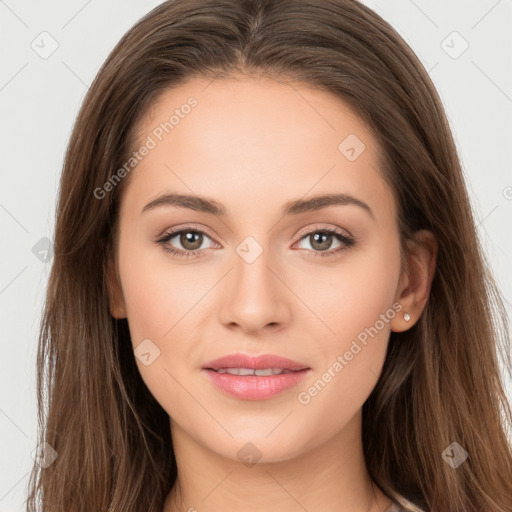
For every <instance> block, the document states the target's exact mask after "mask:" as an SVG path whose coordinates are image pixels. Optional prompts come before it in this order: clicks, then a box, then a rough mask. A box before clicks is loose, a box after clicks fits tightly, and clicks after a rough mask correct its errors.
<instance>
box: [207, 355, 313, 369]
mask: <svg viewBox="0 0 512 512" xmlns="http://www.w3.org/2000/svg"><path fill="white" fill-rule="evenodd" d="M227 368H245V369H251V370H267V369H280V370H289V371H300V370H307V369H309V366H308V365H307V364H304V363H301V362H298V361H293V360H292V359H288V358H286V357H281V356H278V355H275V354H263V355H260V356H256V357H254V356H249V355H246V354H241V353H238V354H229V355H227V356H224V357H220V358H218V359H215V360H213V361H209V362H208V363H206V364H204V365H203V369H206V370H215V371H217V370H225V369H227Z"/></svg>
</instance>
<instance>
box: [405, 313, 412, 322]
mask: <svg viewBox="0 0 512 512" xmlns="http://www.w3.org/2000/svg"><path fill="white" fill-rule="evenodd" d="M410 319H411V315H409V313H404V320H405V321H406V322H408V321H409V320H410Z"/></svg>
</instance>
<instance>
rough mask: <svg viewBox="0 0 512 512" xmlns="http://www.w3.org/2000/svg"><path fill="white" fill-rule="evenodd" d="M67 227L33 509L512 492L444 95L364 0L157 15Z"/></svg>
mask: <svg viewBox="0 0 512 512" xmlns="http://www.w3.org/2000/svg"><path fill="white" fill-rule="evenodd" d="M54 243H55V256H54V261H53V267H52V272H51V276H50V280H49V285H48V291H47V300H46V307H45V312H44V318H43V324H42V329H41V337H40V351H39V358H38V372H39V374H38V375H39V384H38V388H39V397H40V402H39V407H40V422H41V434H40V444H41V447H42V449H41V459H42V462H43V464H41V460H40V461H39V463H38V464H36V465H35V466H34V471H33V474H32V479H31V493H30V496H29V500H28V510H35V508H34V507H35V504H36V500H37V499H38V498H39V499H40V501H41V503H42V507H43V510H45V511H46V512H52V511H57V510H59V511H60V510H66V511H74V510H77V511H78V510H80V511H95V512H97V511H100V510H110V511H126V510H140V511H158V512H162V511H163V512H175V511H178V510H189V511H192V510H198V511H202V510H204V511H215V510H247V511H260V510H276V511H277V510H279V511H285V512H287V511H292V510H317V509H322V510H327V511H329V510H332V511H334V510H336V511H338V510H343V511H344V512H355V511H358V512H361V511H364V512H367V511H368V512H369V511H371V512H383V511H387V512H392V511H393V512H395V511H399V510H416V511H418V510H419V511H427V510H428V511H443V512H451V511H460V510H464V511H475V512H476V511H484V510H485V511H493V512H498V511H499V512H503V511H511V510H512V489H511V485H510V482H511V481H512V456H511V446H510V440H509V439H507V436H506V425H507V424H508V425H509V424H510V420H511V419H512V414H511V411H510V405H509V404H508V402H507V397H506V395H505V393H504V389H503V383H502V382H501V380H500V372H499V365H498V359H497V354H498V349H501V351H502V353H503V355H504V356H506V357H509V353H508V352H506V350H508V349H509V344H508V342H509V340H508V338H507V332H508V331H507V318H506V316H505V312H504V308H503V305H502V301H501V299H500V296H499V293H498V290H497V287H496V285H495V284H494V282H493V280H492V277H491V275H490V273H489V272H488V270H487V265H486V263H485V259H484V256H483V254H482V250H481V248H480V245H479V243H478V239H477V236H476V233H475V223H474V219H473V217H472V213H471V209H470V205H469V200H468V196H467V192H466V187H465V184H464V180H463V175H462V172H461V167H460V163H459V160H458V157H457V153H456V150H455V146H454V143H453V138H452V135H451V133H450V130H449V127H448V123H447V121H446V117H445V114H444V111H443V108H442V105H441V102H440V100H439V97H438V95H437V93H436V91H435V89H434V87H433V85H432V83H431V81H430V79H429V77H428V75H427V73H426V72H425V70H424V68H423V67H422V65H421V64H420V62H419V61H418V59H417V57H416V56H415V55H414V54H413V52H412V51H411V50H410V49H409V47H408V46H407V45H406V44H405V42H404V41H403V40H402V39H401V38H400V37H399V36H398V35H397V33H396V32H395V31H394V30H393V29H392V28H391V27H390V26H389V24H387V23H386V22H385V21H384V20H382V19H381V18H380V17H379V16H378V15H376V14H375V13H374V12H372V11H371V10H370V9H368V8H366V7H365V6H363V5H361V4H359V3H357V2H354V1H349V0H322V1H315V2H312V1H309V2H308V1H304V0H293V1H291V0H279V1H277V0H266V1H239V0H224V1H220V2H219V1H209V0H208V1H205V0H202V1H199V0H181V1H176V0H174V1H169V2H165V3H163V4H162V5H160V6H158V7H157V8H156V9H154V10H153V11H152V12H151V13H149V14H148V15H147V16H146V17H145V18H143V19H142V20H141V21H139V22H138V23H137V24H136V25H135V26H134V27H133V28H132V29H131V30H129V31H128V33H127V34H126V35H125V36H124V37H123V38H122V40H121V41H120V42H119V44H118V45H117V46H116V48H115V49H114V50H113V51H112V53H111V55H110V56H109V57H108V59H107V61H106V62H105V64H104V65H103V67H102V69H101V70H100V72H99V73H98V76H97V77H96V79H95V81H94V83H93V84H92V86H91V88H90V90H89V92H88V94H87V97H86V99H85V101H84V104H83V106H82V108H81V111H80V113H79V116H78V119H77V122H76V125H75V127H74V130H73V134H72V137H71V140H70V144H69V148H68V152H67V155H66V160H65V163H64V169H63V174H62V180H61V188H60V196H59V202H58V211H57V223H56V232H55V241H54ZM506 362H507V363H508V364H509V365H510V359H507V360H506ZM45 377H47V378H48V380H47V381H46V380H45ZM46 395H47V400H48V412H47V414H46V416H45V417H44V418H43V408H44V407H45V406H44V400H45V396H46ZM501 412H504V413H505V414H504V415H503V416H502V415H500V413H501ZM41 468H44V469H41Z"/></svg>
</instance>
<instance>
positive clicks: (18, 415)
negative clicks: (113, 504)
mask: <svg viewBox="0 0 512 512" xmlns="http://www.w3.org/2000/svg"><path fill="white" fill-rule="evenodd" d="M158 3H160V2H159V1H157V0H153V1H151V0H139V1H135V0H130V1H126V0H124V1H121V0H110V1H108V2H106V1H103V2H100V1H98V0H89V1H87V0H67V1H64V0H60V1H57V0H54V1H52V2H51V3H49V2H36V1H35V0H31V1H27V0H6V1H1V0H0V51H1V56H0V59H1V67H0V70H1V72H0V111H1V112H0V131H1V132H0V140H1V142H2V151H1V159H0V172H1V184H2V186H1V188H0V228H1V236H2V243H1V245H0V247H1V258H2V259H1V266H0V321H1V325H2V330H1V334H2V338H1V349H2V357H1V358H0V376H1V386H0V432H1V435H0V450H1V452H0V461H1V462H0V464H1V466H0V512H13V511H22V510H24V507H23V503H24V499H25V492H26V486H27V484H28V476H29V470H30V467H31V464H32V460H31V453H32V452H33V450H34V449H35V448H36V426H37V423H36V402H35V354H36V340H37V334H38V327H39V319H40V315H41V308H42V303H43V298H44V290H45V286H46V281H47V278H48V273H49V269H50V264H51V256H52V253H51V244H49V240H51V238H52V236H53V227H54V209H55V201H56V197H57V190H58V181H59V176H60V172H61V168H62V162H63V157H64V152H65V149H66V145H67V142H68V139H69V136H70V133H71V128H72V125H73V122H74V119H75V117H76V114H77V112H78V109H79V106H80V104H81V101H82V99H83V97H84V94H85V93H86V91H87V88H88V85H89V84H90V83H91V81H92V80H93V78H94V76H95V74H96V73H97V71H98V70H99V67H100V66H101V64H102V62H103V61H104V59H105V58H106V57H107V54H108V53H109V52H110V50H111V49H112V48H113V46H114V45H115V44H116V43H117V41H118V40H119V39H120V38H121V36H122V35H123V34H124V32H125V31H126V30H128V29H129V28H130V27H131V26H132V25H133V23H134V22H135V21H137V20H138V19H139V18H140V17H141V16H142V15H144V14H145V13H146V12H148V11H149V10H150V9H151V8H152V7H154V6H156V5H157V4H158ZM365 3H366V4H368V5H369V6H370V7H372V8H373V9H375V10H376V11H377V12H378V13H379V14H381V15H382V16H383V17H384V18H385V19H386V20H388V21H389V22H390V23H391V24H392V25H393V26H394V27H395V28H396V29H397V30H398V32H399V33H400V34H401V35H402V36H403V37H404V39H405V40H406V41H407V42H408V43H409V44H410V46H412V48H413V49H414V50H415V52H416V53H417V54H418V56H419V57H420V59H421V61H422V62H423V64H424V65H425V67H426V69H427V70H429V73H430V76H431V77H432V79H433V81H434V83H435V85H436V87H437V89H438V91H439V93H440V95H441V98H442V100H443V103H444V105H445V108H446V111H447V114H448V117H449V120H450V123H451V125H452V129H453V132H454V135H455V138H456V141H457V146H458V149H459V153H460V156H461V159H462V163H463V166H464V171H465V175H466V178H467V183H468V187H469V192H470V195H471V199H472V202H473V206H474V212H475V216H476V218H477V223H478V233H479V235H480V237H481V239H482V242H483V244H484V247H485V249H486V252H487V254H488V258H489V261H490V263H491V265H492V268H493V270H494V273H495V276H496V278H497V280H498V283H499V285H500V287H501V290H502V292H503V294H504V296H505V299H506V300H507V301H510V297H511V296H512V270H511V268H510V262H511V261H512V242H511V238H510V232H511V230H510V226H511V218H512V172H511V169H512V166H511V164H512V154H511V152H512V149H511V148H512V115H511V114H512V73H511V72H510V70H511V69H512V67H511V53H512V31H511V30H510V27H511V26H512V0H499V1H497V0H473V1H467V0H466V1H462V0H460V1H455V0H450V1H446V0H445V1H442V0H436V1H427V0H414V1H413V0H391V1H390V0H373V1H366V2H365ZM454 31H455V32H456V34H453V32H454ZM42 32H47V34H43V35H41V33H42ZM52 45H53V46H55V45H58V47H57V48H56V49H55V51H54V52H53V53H52V54H51V55H48V53H50V52H51V50H52V49H53V48H52ZM467 45H468V47H467V49H465V48H466V46H467ZM463 50H464V51H463ZM45 52H46V53H45ZM507 233H509V234H508V235H507ZM507 307H508V311H509V314H510V306H507ZM508 392H509V396H510V397H512V386H511V385H510V382H508Z"/></svg>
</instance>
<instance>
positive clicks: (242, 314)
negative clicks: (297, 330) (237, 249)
mask: <svg viewBox="0 0 512 512" xmlns="http://www.w3.org/2000/svg"><path fill="white" fill-rule="evenodd" d="M267 252H268V251H263V252H262V253H261V254H260V255H259V256H258V257H257V258H256V259H255V260H254V261H252V262H250V260H246V259H244V258H243V257H242V256H239V255H238V254H235V255H234V263H233V264H234V268H233V270H232V271H231V272H230V273H229V275H228V276H226V278H225V279H224V289H223V290H222V294H223V297H222V299H221V300H222V304H221V307H220V313H219V315H220V320H221V322H222V323H223V324H224V325H225V326H226V327H228V328H230V329H236V328H238V329H239V330H240V331H242V332H243V333H244V334H249V333H253V334H254V333H257V332H258V331H260V330H274V331H275V330H279V329H280V328H283V327H284V326H285V325H286V324H287V323H288V322H289V320H290V318H291V309H290V303H289V301H290V300H291V297H293V294H291V292H290V291H289V290H288V288H287V287H286V285H285V284H284V283H283V280H284V279H283V277H282V275H283V272H281V271H280V269H279V268H278V267H277V268H274V267H276V265H277V263H276V262H275V260H274V261H273V262H272V261H270V258H268V257H267ZM278 276H279V277H278Z"/></svg>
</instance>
